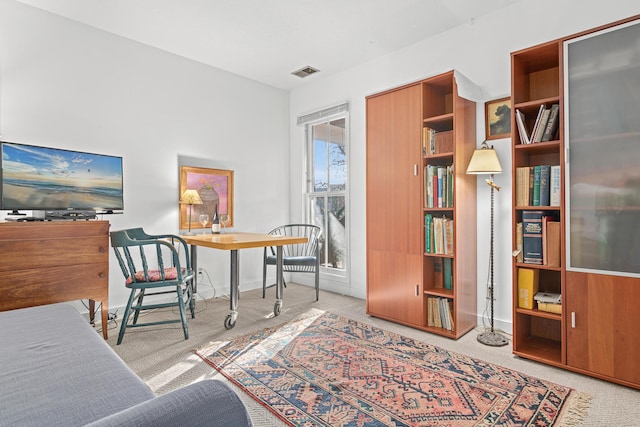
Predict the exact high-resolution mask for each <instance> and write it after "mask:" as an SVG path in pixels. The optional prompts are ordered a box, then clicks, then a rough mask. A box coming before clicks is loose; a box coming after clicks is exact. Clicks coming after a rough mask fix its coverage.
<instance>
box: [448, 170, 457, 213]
mask: <svg viewBox="0 0 640 427" xmlns="http://www.w3.org/2000/svg"><path fill="white" fill-rule="evenodd" d="M454 182H455V180H454V179H453V165H449V166H447V207H448V208H452V207H453V183H454Z"/></svg>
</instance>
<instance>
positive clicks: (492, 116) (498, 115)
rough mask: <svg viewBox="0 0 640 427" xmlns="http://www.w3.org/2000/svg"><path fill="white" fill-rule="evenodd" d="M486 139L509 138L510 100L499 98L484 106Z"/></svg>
mask: <svg viewBox="0 0 640 427" xmlns="http://www.w3.org/2000/svg"><path fill="white" fill-rule="evenodd" d="M484 117H485V135H486V139H501V138H509V137H510V136H511V98H509V97H507V98H500V99H495V100H493V101H489V102H485V104H484Z"/></svg>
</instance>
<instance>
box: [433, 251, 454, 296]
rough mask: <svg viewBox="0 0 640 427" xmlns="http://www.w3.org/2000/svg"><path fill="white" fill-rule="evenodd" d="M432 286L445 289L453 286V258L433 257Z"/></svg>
mask: <svg viewBox="0 0 640 427" xmlns="http://www.w3.org/2000/svg"><path fill="white" fill-rule="evenodd" d="M433 287H434V288H436V289H447V290H451V289H452V288H453V259H451V258H435V259H434V260H433Z"/></svg>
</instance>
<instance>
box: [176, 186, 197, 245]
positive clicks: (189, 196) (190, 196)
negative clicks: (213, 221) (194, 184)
mask: <svg viewBox="0 0 640 427" xmlns="http://www.w3.org/2000/svg"><path fill="white" fill-rule="evenodd" d="M180 203H183V204H187V205H189V207H188V208H187V209H189V232H187V233H185V236H193V234H194V233H192V232H191V213H192V211H193V205H201V204H202V199H201V198H200V194H198V192H197V191H196V190H185V191H184V193H182V197H181V198H180Z"/></svg>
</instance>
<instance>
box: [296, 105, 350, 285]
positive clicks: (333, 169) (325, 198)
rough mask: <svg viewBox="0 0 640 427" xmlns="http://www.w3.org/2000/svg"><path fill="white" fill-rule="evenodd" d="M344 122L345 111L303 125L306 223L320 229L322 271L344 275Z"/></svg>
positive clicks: (345, 154) (345, 190)
mask: <svg viewBox="0 0 640 427" xmlns="http://www.w3.org/2000/svg"><path fill="white" fill-rule="evenodd" d="M347 123H348V117H347V112H346V111H341V112H339V113H338V114H333V115H331V116H330V117H327V118H322V119H319V120H316V121H314V122H310V123H307V124H306V132H305V133H306V139H307V141H306V158H307V186H306V187H307V188H306V194H305V196H306V197H305V200H306V203H307V209H306V210H307V217H308V220H309V222H311V223H312V224H316V225H318V226H320V227H321V228H322V246H321V249H320V265H321V268H322V271H323V272H328V273H332V274H335V275H339V276H346V273H347V265H348V263H347V254H348V252H347V240H348V239H347V236H348V233H347V226H346V225H347V223H348V222H347V206H348V203H347V164H348V163H347V138H348V132H347V128H348V126H347Z"/></svg>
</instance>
